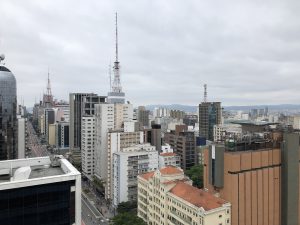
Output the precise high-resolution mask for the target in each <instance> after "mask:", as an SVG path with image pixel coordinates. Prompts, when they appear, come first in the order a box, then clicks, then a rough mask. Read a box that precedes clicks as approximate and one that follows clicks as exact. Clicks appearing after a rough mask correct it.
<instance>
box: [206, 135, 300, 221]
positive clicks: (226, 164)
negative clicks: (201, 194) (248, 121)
mask: <svg viewBox="0 0 300 225" xmlns="http://www.w3.org/2000/svg"><path fill="white" fill-rule="evenodd" d="M248 135H249V134H248ZM265 135H267V134H266V133H265ZM204 159H205V160H204V161H205V162H204V187H205V188H206V189H207V190H208V191H210V192H212V193H215V194H217V195H219V196H220V197H221V198H223V199H225V200H226V201H229V202H230V203H231V205H232V214H231V224H232V225H247V224H251V225H252V224H255V225H257V224H272V225H292V224H293V225H294V224H300V217H299V215H300V207H299V205H300V198H299V171H300V167H299V134H296V133H285V134H284V135H283V137H282V134H280V133H279V132H272V133H270V134H268V135H267V136H266V137H265V138H262V137H259V136H257V137H256V136H255V135H253V136H251V137H249V138H248V139H245V138H244V139H241V140H240V141H235V142H227V143H226V145H225V146H224V145H222V144H220V145H211V146H210V148H209V149H207V150H205V153H204Z"/></svg>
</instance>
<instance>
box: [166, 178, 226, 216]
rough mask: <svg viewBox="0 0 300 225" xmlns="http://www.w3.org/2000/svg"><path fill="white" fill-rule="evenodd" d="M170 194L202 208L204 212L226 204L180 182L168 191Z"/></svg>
mask: <svg viewBox="0 0 300 225" xmlns="http://www.w3.org/2000/svg"><path fill="white" fill-rule="evenodd" d="M170 193H172V194H174V195H175V196H177V197H179V198H181V199H183V200H185V201H187V202H189V203H191V204H193V205H195V206H197V207H199V208H201V207H202V208H203V209H204V210H205V211H209V210H212V209H216V208H219V207H222V206H223V204H225V203H227V202H226V201H225V200H223V199H221V198H218V197H216V196H214V195H212V194H210V193H208V192H206V191H204V190H202V189H198V188H196V187H193V186H192V185H189V184H187V183H184V182H182V181H178V182H177V183H176V185H175V186H174V187H173V188H172V189H171V190H170Z"/></svg>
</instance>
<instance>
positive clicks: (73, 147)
mask: <svg viewBox="0 0 300 225" xmlns="http://www.w3.org/2000/svg"><path fill="white" fill-rule="evenodd" d="M105 102H106V96H98V95H97V94H93V93H70V102H69V104H70V129H69V142H70V152H71V153H72V162H74V163H78V164H79V163H80V157H81V152H80V150H81V119H82V116H89V115H94V114H95V104H100V103H105Z"/></svg>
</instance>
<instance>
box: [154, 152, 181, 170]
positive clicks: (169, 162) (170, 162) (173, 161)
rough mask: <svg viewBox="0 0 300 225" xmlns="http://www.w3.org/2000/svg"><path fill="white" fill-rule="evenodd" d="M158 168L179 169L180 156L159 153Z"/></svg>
mask: <svg viewBox="0 0 300 225" xmlns="http://www.w3.org/2000/svg"><path fill="white" fill-rule="evenodd" d="M158 161H159V168H163V167H166V166H176V167H180V156H179V155H177V154H176V153H173V152H166V153H160V154H159V157H158Z"/></svg>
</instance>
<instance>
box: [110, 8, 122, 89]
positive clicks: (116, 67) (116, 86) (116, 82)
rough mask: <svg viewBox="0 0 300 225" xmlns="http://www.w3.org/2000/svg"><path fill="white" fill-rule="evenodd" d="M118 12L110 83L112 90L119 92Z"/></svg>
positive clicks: (120, 87)
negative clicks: (112, 76) (111, 81)
mask: <svg viewBox="0 0 300 225" xmlns="http://www.w3.org/2000/svg"><path fill="white" fill-rule="evenodd" d="M118 54H119V50H118V14H117V13H116V61H115V62H114V81H113V85H112V91H113V92H117V93H121V92H122V86H121V80H120V65H119V64H120V62H119V59H118Z"/></svg>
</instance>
